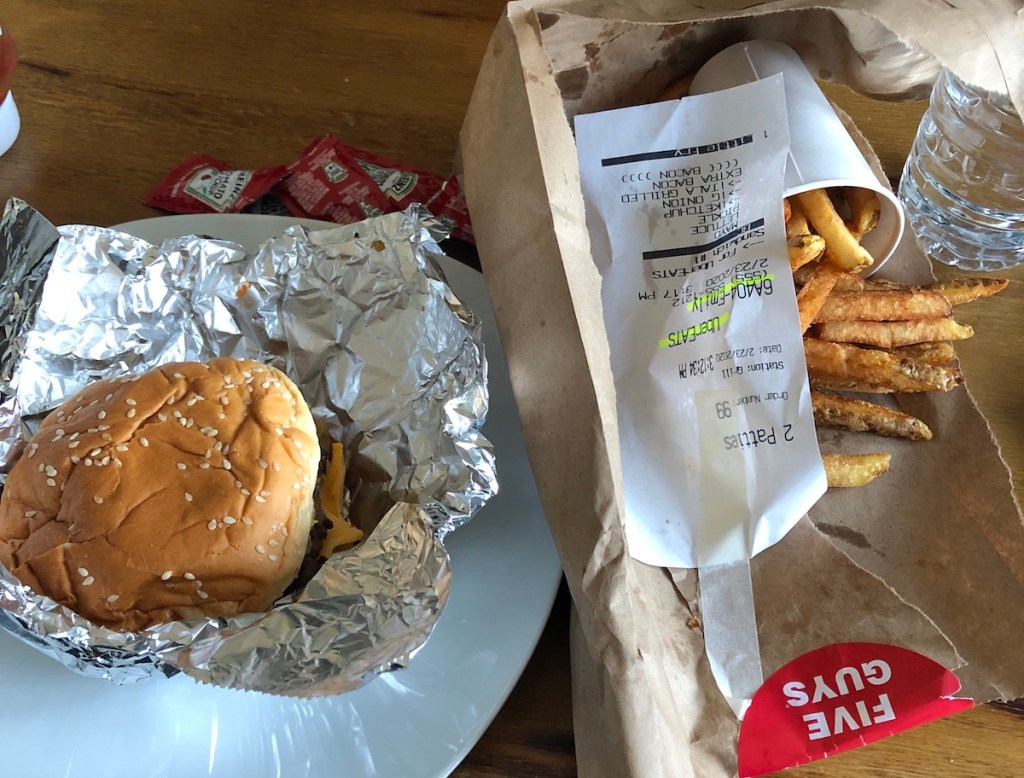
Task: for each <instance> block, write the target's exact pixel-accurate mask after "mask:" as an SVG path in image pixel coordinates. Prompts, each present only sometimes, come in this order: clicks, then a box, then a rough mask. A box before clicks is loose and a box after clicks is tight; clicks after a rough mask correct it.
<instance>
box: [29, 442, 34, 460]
mask: <svg viewBox="0 0 1024 778" xmlns="http://www.w3.org/2000/svg"><path fill="white" fill-rule="evenodd" d="M33 445H35V444H33ZM35 455H36V449H34V448H30V449H29V450H28V458H29V459H31V458H32V457H34V456H35Z"/></svg>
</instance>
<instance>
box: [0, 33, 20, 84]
mask: <svg viewBox="0 0 1024 778" xmlns="http://www.w3.org/2000/svg"><path fill="white" fill-rule="evenodd" d="M17 61H18V52H17V50H16V49H15V48H14V38H12V37H11V33H10V32H9V31H8V30H7V29H5V28H4V27H3V26H0V101H3V99H4V98H5V97H7V93H8V92H9V91H10V90H11V77H12V75H13V73H14V65H15V63H17Z"/></svg>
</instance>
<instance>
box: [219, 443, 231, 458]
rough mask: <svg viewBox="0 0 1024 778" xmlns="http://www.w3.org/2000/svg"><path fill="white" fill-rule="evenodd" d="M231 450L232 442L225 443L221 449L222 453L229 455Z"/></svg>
mask: <svg viewBox="0 0 1024 778" xmlns="http://www.w3.org/2000/svg"><path fill="white" fill-rule="evenodd" d="M230 451H231V444H230V443H225V444H224V448H222V449H221V451H220V453H222V454H223V455H224V456H227V455H228V453H229V452H230Z"/></svg>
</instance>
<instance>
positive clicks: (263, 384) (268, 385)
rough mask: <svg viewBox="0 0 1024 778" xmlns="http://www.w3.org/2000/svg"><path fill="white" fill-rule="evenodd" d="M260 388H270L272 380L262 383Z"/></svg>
mask: <svg viewBox="0 0 1024 778" xmlns="http://www.w3.org/2000/svg"><path fill="white" fill-rule="evenodd" d="M260 388H261V389H269V388H270V381H264V382H263V383H262V384H260Z"/></svg>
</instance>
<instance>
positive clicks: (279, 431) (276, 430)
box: [274, 427, 284, 435]
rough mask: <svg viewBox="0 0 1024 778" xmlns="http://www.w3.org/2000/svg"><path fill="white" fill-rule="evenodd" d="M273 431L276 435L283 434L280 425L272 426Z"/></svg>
mask: <svg viewBox="0 0 1024 778" xmlns="http://www.w3.org/2000/svg"><path fill="white" fill-rule="evenodd" d="M274 432H275V433H276V434H278V435H284V430H283V429H281V428H280V427H274Z"/></svg>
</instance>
